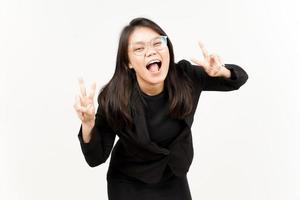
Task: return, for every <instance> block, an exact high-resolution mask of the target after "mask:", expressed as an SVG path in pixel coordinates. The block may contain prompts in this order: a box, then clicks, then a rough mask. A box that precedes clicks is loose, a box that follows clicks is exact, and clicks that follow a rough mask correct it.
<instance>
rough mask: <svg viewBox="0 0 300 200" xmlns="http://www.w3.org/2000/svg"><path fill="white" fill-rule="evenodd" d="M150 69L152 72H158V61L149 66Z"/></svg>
mask: <svg viewBox="0 0 300 200" xmlns="http://www.w3.org/2000/svg"><path fill="white" fill-rule="evenodd" d="M148 70H149V71H150V72H158V70H159V67H158V65H157V64H156V63H153V64H151V65H150V66H149V67H148Z"/></svg>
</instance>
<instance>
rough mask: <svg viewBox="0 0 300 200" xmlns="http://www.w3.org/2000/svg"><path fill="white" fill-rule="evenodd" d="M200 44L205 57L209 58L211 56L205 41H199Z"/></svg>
mask: <svg viewBox="0 0 300 200" xmlns="http://www.w3.org/2000/svg"><path fill="white" fill-rule="evenodd" d="M198 45H199V47H200V49H201V51H202V54H203V57H204V58H208V57H209V53H208V51H207V49H206V48H205V47H204V45H203V43H202V42H200V41H199V42H198Z"/></svg>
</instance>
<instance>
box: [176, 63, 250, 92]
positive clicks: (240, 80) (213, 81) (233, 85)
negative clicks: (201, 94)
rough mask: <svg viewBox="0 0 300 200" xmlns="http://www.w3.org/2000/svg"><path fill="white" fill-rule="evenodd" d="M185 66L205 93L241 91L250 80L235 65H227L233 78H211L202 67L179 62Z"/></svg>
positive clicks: (243, 71) (244, 72) (242, 70)
mask: <svg viewBox="0 0 300 200" xmlns="http://www.w3.org/2000/svg"><path fill="white" fill-rule="evenodd" d="M179 63H180V65H183V66H184V68H185V71H186V72H187V73H188V74H189V76H190V77H191V78H192V79H194V81H195V82H196V83H198V84H199V85H198V87H200V88H201V90H203V91H231V90H237V89H239V88H240V87H241V86H242V85H243V84H245V83H246V81H247V80H248V74H247V73H246V71H245V70H244V69H242V68H241V67H240V66H238V65H235V64H225V67H226V68H227V69H229V70H230V72H231V77H230V78H225V77H211V76H209V75H208V74H207V73H206V72H205V70H204V68H203V67H202V66H197V65H192V64H191V63H190V62H188V61H186V60H182V61H180V62H179Z"/></svg>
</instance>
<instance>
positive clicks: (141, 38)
mask: <svg viewBox="0 0 300 200" xmlns="http://www.w3.org/2000/svg"><path fill="white" fill-rule="evenodd" d="M128 44H129V45H128V57H129V67H130V68H133V69H134V70H135V73H136V77H137V81H138V83H139V86H140V87H141V89H142V90H143V89H145V88H146V89H150V90H151V88H161V89H162V88H163V85H164V80H165V78H166V76H167V74H168V70H169V63H170V54H169V48H168V46H167V45H166V39H165V38H162V37H161V35H159V34H158V33H156V32H155V31H153V30H152V29H150V28H146V27H138V28H136V29H135V30H134V31H133V32H132V34H131V35H130V37H129V41H128Z"/></svg>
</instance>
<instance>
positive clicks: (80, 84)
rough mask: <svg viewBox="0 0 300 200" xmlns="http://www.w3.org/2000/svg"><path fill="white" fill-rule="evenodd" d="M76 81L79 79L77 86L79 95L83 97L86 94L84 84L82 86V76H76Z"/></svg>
mask: <svg viewBox="0 0 300 200" xmlns="http://www.w3.org/2000/svg"><path fill="white" fill-rule="evenodd" d="M78 81H79V87H80V92H81V95H82V96H83V97H85V96H86V89H85V86H84V81H83V78H82V77H80V78H78Z"/></svg>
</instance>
